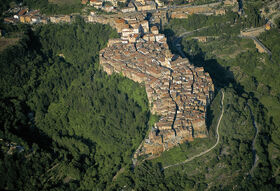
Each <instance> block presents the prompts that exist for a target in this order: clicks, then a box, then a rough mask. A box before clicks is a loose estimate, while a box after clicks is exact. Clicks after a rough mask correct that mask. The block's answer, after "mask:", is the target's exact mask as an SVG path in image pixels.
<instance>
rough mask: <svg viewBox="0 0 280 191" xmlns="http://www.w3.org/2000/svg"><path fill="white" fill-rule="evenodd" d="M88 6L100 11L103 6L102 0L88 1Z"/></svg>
mask: <svg viewBox="0 0 280 191" xmlns="http://www.w3.org/2000/svg"><path fill="white" fill-rule="evenodd" d="M89 4H90V6H93V7H94V8H96V9H101V8H102V5H103V1H102V0H90V2H89Z"/></svg>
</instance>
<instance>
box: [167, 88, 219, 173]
mask: <svg viewBox="0 0 280 191" xmlns="http://www.w3.org/2000/svg"><path fill="white" fill-rule="evenodd" d="M221 106H222V113H221V115H220V118H219V121H218V124H217V127H216V134H217V141H216V143H215V145H213V146H212V147H211V148H210V149H207V150H206V151H203V152H201V153H199V154H197V155H195V156H193V157H191V158H189V159H187V160H185V161H183V162H179V163H176V164H172V165H168V166H165V167H163V169H167V168H170V167H174V166H178V165H181V164H185V163H187V162H190V161H192V160H194V159H196V158H198V157H201V156H203V155H205V154H206V153H209V152H210V151H212V150H213V149H214V148H215V147H216V146H217V145H218V144H219V142H220V134H219V127H220V123H221V120H222V118H223V114H224V92H223V91H222V100H221Z"/></svg>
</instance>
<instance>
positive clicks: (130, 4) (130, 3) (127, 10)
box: [122, 1, 136, 13]
mask: <svg viewBox="0 0 280 191" xmlns="http://www.w3.org/2000/svg"><path fill="white" fill-rule="evenodd" d="M134 11H136V9H135V6H134V4H133V3H132V1H130V2H129V4H128V5H127V7H125V8H123V9H122V12H123V13H128V12H134Z"/></svg>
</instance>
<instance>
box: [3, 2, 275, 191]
mask: <svg viewBox="0 0 280 191" xmlns="http://www.w3.org/2000/svg"><path fill="white" fill-rule="evenodd" d="M5 2H6V1H5ZM46 2H47V1H44V0H41V1H33V0H26V1H25V3H26V4H28V5H30V6H31V7H34V8H36V7H37V8H40V7H41V9H44V8H43V7H44V6H46V8H45V9H44V11H46V12H48V11H49V13H52V14H53V13H55V14H56V13H61V9H59V11H58V9H57V10H56V8H50V7H52V6H53V7H55V6H57V5H49V4H45V3H46ZM249 5H251V8H250V6H249ZM4 6H6V4H5V3H3V5H2V7H4ZM49 6H50V7H49ZM69 6H70V5H69ZM71 6H72V5H71ZM73 6H75V4H74V5H73ZM79 6H80V5H79ZM261 6H262V3H260V1H246V3H245V5H244V10H245V13H246V14H247V17H240V16H238V15H237V14H235V13H229V14H227V15H226V16H201V15H200V16H198V15H193V16H190V17H189V18H188V19H182V20H171V22H170V23H169V25H168V26H166V27H165V31H164V32H165V34H166V35H167V37H168V42H169V46H170V48H171V50H172V51H173V53H175V51H176V50H177V48H176V47H175V46H174V44H173V43H172V42H174V40H176V35H178V34H180V33H182V32H187V31H191V30H195V29H199V28H203V29H202V30H199V31H196V32H194V33H191V34H189V35H188V36H186V37H184V38H183V39H182V41H181V42H178V43H181V44H182V48H183V51H184V52H185V54H186V55H187V57H188V58H189V60H190V61H191V63H193V64H194V65H196V66H203V67H204V69H205V70H206V71H207V72H209V74H210V75H211V78H212V79H213V81H214V84H215V87H216V90H217V91H216V95H215V98H214V100H213V101H212V103H211V105H210V106H209V108H208V113H207V126H208V128H209V129H208V133H209V138H207V139H200V140H195V141H194V142H191V143H186V144H182V145H180V146H179V147H176V148H173V149H171V150H169V151H167V152H164V153H163V154H162V156H161V157H159V158H156V159H154V160H150V161H144V162H141V163H140V164H139V165H138V166H135V167H134V166H132V161H131V155H132V154H133V152H134V151H135V149H136V148H137V147H138V146H139V144H140V142H141V141H142V140H143V138H144V137H145V136H146V132H147V130H148V127H149V126H151V125H152V124H154V123H155V122H156V121H157V120H158V116H151V114H150V113H149V108H148V100H147V97H146V93H145V89H144V87H143V86H142V85H141V84H137V83H135V82H133V81H131V80H129V79H127V78H124V77H122V76H120V75H115V74H114V75H111V76H108V75H106V74H105V73H104V72H102V70H101V68H100V66H99V65H98V54H99V51H100V49H102V48H103V47H105V45H106V43H107V41H108V39H109V38H115V37H117V33H116V32H115V31H114V30H112V29H111V28H110V27H109V26H106V25H101V24H89V23H87V24H86V23H84V22H83V20H82V19H80V18H77V20H76V22H75V23H73V24H59V25H54V24H48V25H44V26H36V27H34V28H33V30H31V28H30V26H27V25H22V24H19V25H16V26H14V25H7V24H3V23H0V27H1V29H4V30H5V32H6V33H7V37H11V38H14V37H18V39H19V41H18V43H17V44H16V45H14V46H12V47H8V48H6V49H4V50H3V51H2V52H0V67H1V75H0V115H1V117H0V158H1V160H0V176H1V177H3V178H1V180H0V189H1V190H39V189H42V190H132V189H133V190H205V189H208V190H232V188H235V189H236V190H277V188H279V185H280V173H279V172H280V171H279V169H280V162H279V161H280V149H279V148H280V142H279V136H280V130H279V129H280V128H279V126H280V119H279V116H278V114H279V113H280V109H279V108H280V89H279V87H280V84H279V83H280V79H279V75H278V73H279V45H278V44H277V43H275V42H278V41H279V30H278V29H272V30H270V31H267V32H265V33H263V34H261V36H260V40H261V41H262V42H263V43H264V44H265V45H266V46H267V47H268V48H269V49H270V50H271V51H272V57H271V58H270V57H269V56H268V55H265V54H260V53H258V52H257V50H256V49H255V46H254V44H253V42H251V41H250V40H248V39H240V38H239V37H238V36H237V35H238V34H239V31H240V30H241V29H244V28H247V27H257V26H260V25H262V24H263V18H261V17H260V14H259V11H258V10H259V8H260V7H261ZM4 9H6V8H4ZM70 10H71V11H70ZM74 10H75V9H74ZM77 10H78V9H77ZM68 11H69V12H72V11H73V9H72V8H69V9H68V8H65V12H68ZM197 36H211V37H209V38H208V41H207V43H202V42H198V41H197V40H195V39H193V37H197ZM176 42H177V41H176ZM221 89H222V90H223V91H224V92H225V99H224V116H223V119H222V121H221V124H220V128H219V129H220V131H219V132H220V143H219V145H218V146H217V147H216V148H215V149H214V150H213V151H211V152H209V153H207V154H206V155H204V156H202V157H199V158H196V159H195V160H193V161H191V162H189V163H186V164H184V165H179V166H176V167H173V168H168V169H165V170H164V169H163V167H164V166H166V165H169V164H174V163H176V162H181V161H184V160H186V159H187V158H189V157H191V156H193V155H195V154H198V153H200V152H201V151H204V150H205V149H207V148H209V147H211V146H212V145H213V144H214V142H215V141H216V138H215V127H216V125H217V119H218V117H219V116H220V112H221V107H220V100H221V92H220V91H219V90H221ZM254 124H256V126H257V128H258V134H257V136H256V128H255V127H254ZM254 140H255V141H254ZM253 148H254V149H255V150H256V153H255V151H254V149H253ZM256 154H257V155H256ZM256 156H258V161H257V162H256V160H255V159H256ZM255 162H256V164H255V165H254V163H255Z"/></svg>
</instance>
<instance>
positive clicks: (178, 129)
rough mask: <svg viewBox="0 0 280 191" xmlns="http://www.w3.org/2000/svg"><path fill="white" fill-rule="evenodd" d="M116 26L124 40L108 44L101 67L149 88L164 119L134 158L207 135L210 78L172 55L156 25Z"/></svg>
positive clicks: (130, 21) (123, 21) (125, 21)
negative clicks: (206, 121) (206, 122)
mask: <svg viewBox="0 0 280 191" xmlns="http://www.w3.org/2000/svg"><path fill="white" fill-rule="evenodd" d="M115 23H116V26H118V27H117V30H118V32H119V33H120V34H121V38H119V39H112V40H109V42H108V46H107V47H106V48H105V49H103V50H101V51H100V64H101V66H102V67H103V69H104V71H105V72H107V73H108V74H112V73H114V72H116V73H122V75H124V76H126V77H128V78H130V79H132V80H134V81H136V82H139V83H143V84H145V88H146V92H147V96H148V100H149V103H150V108H151V112H152V113H153V114H156V115H159V116H160V120H159V121H158V122H157V123H156V124H155V125H154V127H153V128H152V130H151V131H150V132H149V136H148V138H147V139H145V140H144V141H143V143H142V146H141V148H140V149H139V150H138V151H137V152H136V153H135V157H137V156H139V155H146V154H152V155H157V154H160V153H161V152H163V151H164V150H168V149H170V148H172V147H174V146H176V145H178V144H180V143H183V142H185V141H191V140H193V138H196V137H205V136H206V125H205V120H206V107H207V105H208V104H209V103H210V101H211V98H212V94H213V92H214V86H213V83H212V80H211V78H210V76H209V74H208V73H206V72H205V71H204V70H203V68H197V67H194V66H193V65H191V64H190V63H189V61H188V59H182V58H180V57H177V56H175V55H173V54H171V52H170V50H169V48H168V45H167V43H166V38H165V36H164V35H163V34H160V33H159V30H158V28H157V26H156V25H151V23H149V22H148V21H147V20H145V19H141V17H140V16H139V17H138V18H118V19H115Z"/></svg>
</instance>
